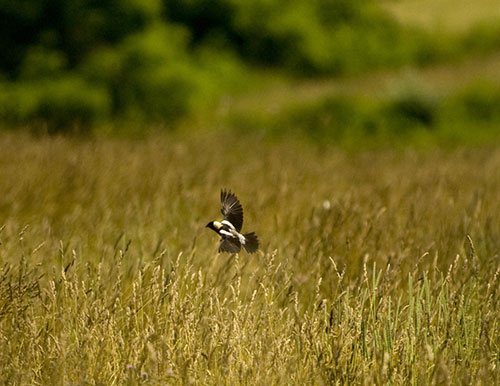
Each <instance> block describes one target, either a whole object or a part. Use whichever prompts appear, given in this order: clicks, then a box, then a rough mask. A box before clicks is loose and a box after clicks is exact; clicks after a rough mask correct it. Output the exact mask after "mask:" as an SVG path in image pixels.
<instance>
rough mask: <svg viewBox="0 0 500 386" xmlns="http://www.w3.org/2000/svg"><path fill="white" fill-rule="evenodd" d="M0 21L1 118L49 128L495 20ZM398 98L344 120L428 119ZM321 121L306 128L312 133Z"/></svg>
mask: <svg viewBox="0 0 500 386" xmlns="http://www.w3.org/2000/svg"><path fill="white" fill-rule="evenodd" d="M0 20H2V23H0V50H1V52H2V53H3V55H0V103H1V105H0V121H4V122H8V123H11V122H13V123H28V122H30V121H40V122H42V121H43V122H45V123H46V124H47V125H49V126H50V127H51V128H50V130H52V131H64V130H66V129H65V127H67V128H68V130H69V128H70V127H74V126H75V125H80V126H83V125H88V126H92V125H94V124H96V123H100V122H105V121H110V120H117V121H120V122H123V121H126V122H132V123H134V122H141V123H142V122H145V123H148V122H161V123H167V125H168V124H171V123H172V124H173V123H175V122H176V121H177V120H178V119H179V118H182V117H185V116H187V115H189V114H191V113H193V112H194V111H196V110H197V109H198V108H200V106H205V107H206V106H207V105H208V104H209V103H210V101H213V100H214V97H216V96H220V95H222V94H223V93H225V92H226V91H227V90H228V89H229V88H231V87H233V88H234V87H236V86H238V87H242V84H245V82H247V83H248V82H250V80H249V76H248V67H247V65H251V66H255V67H265V68H274V69H279V70H281V71H283V72H287V73H288V74H292V75H293V76H297V75H299V76H316V75H322V74H323V75H325V74H326V75H338V74H346V73H355V72H359V71H363V70H367V69H372V68H375V67H389V66H400V65H402V64H426V63H431V62H433V61H436V60H442V59H447V58H453V57H456V56H457V55H460V53H463V52H472V51H474V50H475V51H477V52H487V51H492V50H495V49H497V48H498V47H500V27H496V26H482V27H478V28H477V29H475V30H473V31H472V32H470V34H469V35H467V36H465V37H464V36H461V37H458V38H456V37H453V38H452V37H449V36H439V39H437V38H436V36H432V35H430V34H429V33H428V32H424V31H421V30H418V29H414V28H408V27H405V26H402V25H398V24H397V23H396V22H395V21H394V20H392V19H390V18H389V17H388V16H387V15H386V14H384V13H383V12H382V11H381V9H380V8H379V7H378V6H377V3H376V2H375V1H374V0H310V1H305V0H290V1H283V0H252V1H248V0H103V1H99V2H95V1H86V0H77V1H65V0H20V1H0ZM412 98H413V99H412ZM331 103H333V104H332V105H331V106H330V108H331V109H332V111H337V113H335V117H333V116H332V118H329V119H327V120H326V121H325V122H330V123H331V124H333V125H336V126H330V127H329V129H328V130H330V131H331V127H337V128H336V129H335V130H340V131H342V130H344V129H343V127H344V126H345V125H344V124H343V123H335V122H337V120H338V119H340V120H341V121H342V120H343V119H345V118H339V116H338V115H339V114H341V112H340V109H339V108H337V107H335V104H336V103H338V104H340V105H343V107H346V106H345V104H346V102H345V101H335V102H331ZM394 103H395V102H394ZM398 103H399V104H395V105H387V106H384V107H383V108H380V109H378V110H377V113H376V114H375V113H373V112H372V111H371V109H368V110H367V111H368V112H364V110H363V112H362V114H361V116H362V117H364V119H357V120H356V122H355V123H354V124H353V125H354V127H359V129H357V130H359V132H360V133H361V132H364V131H365V130H366V131H368V132H377V131H380V130H381V129H379V127H384V128H385V129H384V130H386V129H387V127H390V126H395V127H398V130H401V128H403V127H406V126H408V127H410V128H411V127H413V126H414V125H415V124H417V125H418V126H421V127H430V126H432V125H434V119H435V117H434V115H435V114H436V112H435V111H434V106H433V105H428V104H427V102H426V101H425V100H422V99H418V98H417V99H415V97H414V96H413V97H411V98H410V99H407V100H401V101H399V102H398ZM327 104H328V103H327ZM347 104H349V103H347ZM322 109H323V110H324V111H326V110H327V109H328V107H327V106H323V107H322ZM306 115H307V114H306ZM301 120H302V121H303V122H304V121H305V120H307V119H306V118H302V119H301ZM431 121H432V122H431ZM325 122H319V123H318V126H315V128H314V129H311V130H306V131H311V132H313V131H314V132H317V135H318V136H321V131H322V130H323V129H321V127H327V126H328V125H329V124H327V123H325ZM332 122H333V123H332ZM304 124H305V123H304ZM311 127H312V126H311Z"/></svg>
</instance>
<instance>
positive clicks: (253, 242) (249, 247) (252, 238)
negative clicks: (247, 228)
mask: <svg viewBox="0 0 500 386" xmlns="http://www.w3.org/2000/svg"><path fill="white" fill-rule="evenodd" d="M243 236H245V244H243V247H244V248H245V250H246V251H247V252H248V253H254V252H255V251H256V250H257V249H259V239H258V238H257V235H256V234H255V233H254V232H250V233H245V234H244V235H243Z"/></svg>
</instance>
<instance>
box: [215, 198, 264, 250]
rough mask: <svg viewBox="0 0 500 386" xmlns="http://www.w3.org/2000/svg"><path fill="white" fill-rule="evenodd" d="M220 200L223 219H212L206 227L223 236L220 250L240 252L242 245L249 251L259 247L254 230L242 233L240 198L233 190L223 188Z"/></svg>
mask: <svg viewBox="0 0 500 386" xmlns="http://www.w3.org/2000/svg"><path fill="white" fill-rule="evenodd" d="M220 201H221V204H222V209H221V212H222V215H223V216H224V219H223V220H222V221H210V222H209V223H208V224H207V225H206V227H207V228H210V229H212V230H213V231H215V232H217V234H218V235H219V236H220V237H221V242H220V246H219V252H230V253H238V252H239V251H240V250H241V246H243V248H245V250H246V251H247V252H248V253H254V252H255V251H257V249H259V239H258V238H257V235H256V234H255V233H254V232H250V233H245V234H241V233H240V231H241V227H242V226H243V208H242V207H241V204H240V202H239V201H238V198H237V197H236V196H235V195H234V194H233V193H231V191H226V190H224V189H223V190H221V192H220Z"/></svg>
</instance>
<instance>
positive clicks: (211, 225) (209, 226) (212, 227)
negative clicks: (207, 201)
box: [205, 221, 217, 231]
mask: <svg viewBox="0 0 500 386" xmlns="http://www.w3.org/2000/svg"><path fill="white" fill-rule="evenodd" d="M205 228H210V229H213V230H214V231H215V230H217V229H216V228H215V226H214V222H213V221H210V222H209V223H208V224H207V225H205Z"/></svg>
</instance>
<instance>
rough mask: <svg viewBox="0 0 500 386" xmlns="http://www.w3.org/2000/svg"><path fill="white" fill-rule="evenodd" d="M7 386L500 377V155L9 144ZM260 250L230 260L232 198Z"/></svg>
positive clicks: (230, 145)
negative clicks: (224, 196)
mask: <svg viewBox="0 0 500 386" xmlns="http://www.w3.org/2000/svg"><path fill="white" fill-rule="evenodd" d="M0 147H1V149H2V152H0V226H1V231H0V242H1V244H0V262H1V267H2V268H1V269H0V377H1V378H2V381H3V383H6V384H9V383H10V384H82V385H83V384H101V385H110V384H117V385H121V384H176V385H177V384H207V385H220V384H227V385H238V384H258V385H264V384H294V385H295V384H311V385H329V384H366V385H371V384H401V385H407V384H414V385H421V384H471V383H474V384H485V385H486V384H496V383H498V382H499V380H500V379H499V378H500V377H499V375H500V371H499V361H500V354H499V352H500V351H499V348H500V347H499V345H500V333H499V321H500V315H499V311H498V308H499V307H498V306H499V304H498V302H499V292H498V290H497V288H498V273H499V272H500V262H499V249H500V248H499V247H500V237H499V236H500V225H499V218H500V204H499V201H498V196H499V192H500V151H499V150H497V149H486V148H482V149H456V150H454V151H440V150H434V151H424V152H418V151H412V150H405V151H401V150H400V151H390V150H384V151H380V152H365V153H362V154H353V153H346V152H343V151H341V150H338V149H319V148H310V147H306V146H303V145H301V144H298V143H292V142H290V143H286V142H281V143H276V144H273V145H270V144H267V143H264V142H262V141H261V140H260V139H259V138H255V137H251V136H248V137H245V138H242V139H236V138H234V137H231V136H228V137H226V136H223V135H215V134H205V135H203V134H200V135H199V136H198V137H197V138H185V137H174V136H172V137H160V138H159V137H154V138H152V139H150V140H147V141H143V142H127V141H118V140H113V141H90V140H88V141H77V140H71V139H62V138H38V139H35V138H31V137H29V136H19V135H17V136H14V135H3V136H2V137H1V138H0ZM221 187H225V188H231V189H232V190H233V191H234V192H236V194H237V195H238V197H239V198H240V200H241V202H242V204H243V207H244V209H245V223H244V230H247V231H256V232H257V234H258V235H259V236H260V238H261V240H262V251H261V252H260V253H258V254H257V255H247V254H244V253H242V254H240V255H235V256H231V255H227V254H223V255H218V254H217V243H218V242H217V239H216V237H215V235H214V234H213V233H212V232H210V231H208V230H206V229H205V228H204V226H205V224H206V223H207V222H208V221H210V220H212V219H214V218H215V217H217V216H218V215H219V203H218V198H219V190H220V188H221Z"/></svg>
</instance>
